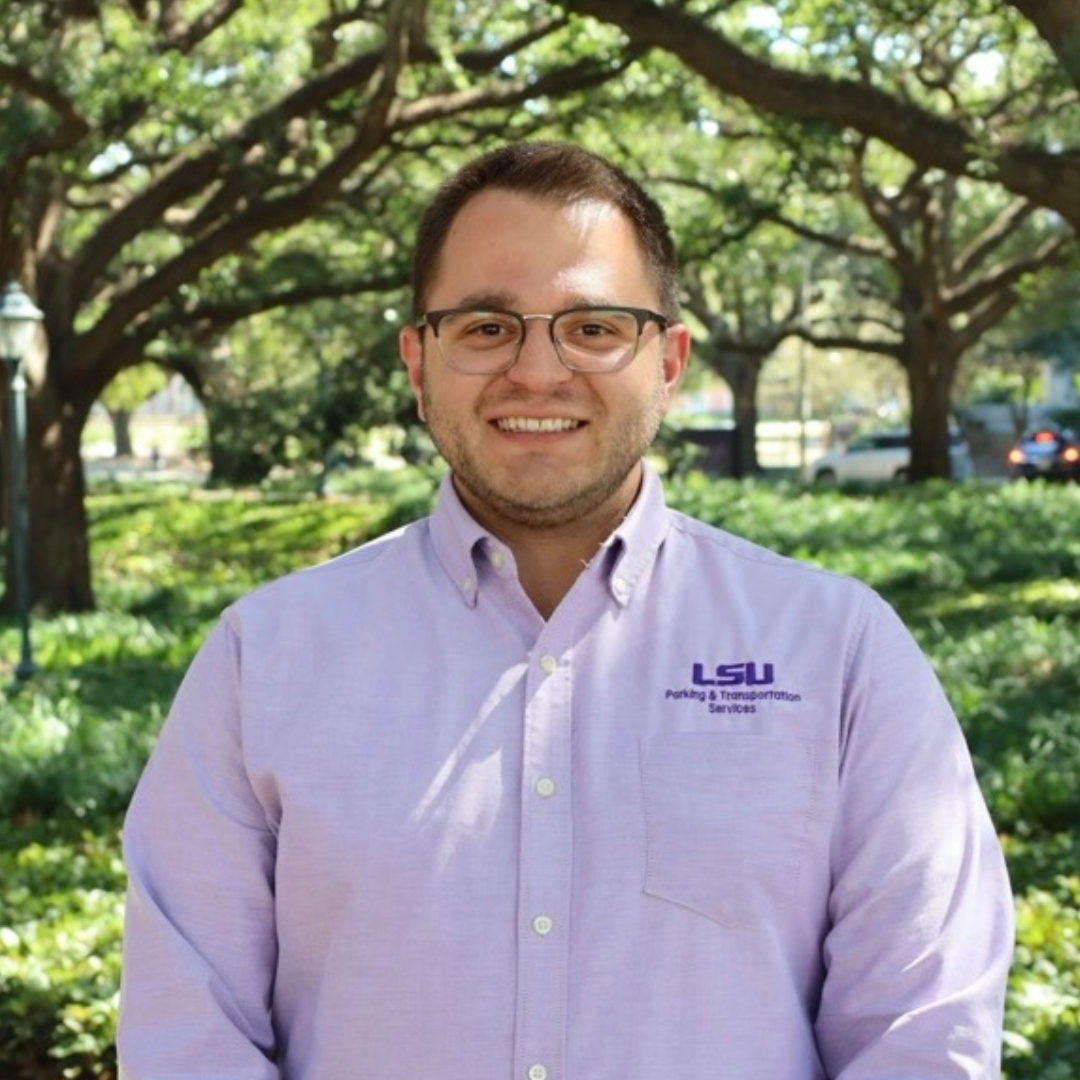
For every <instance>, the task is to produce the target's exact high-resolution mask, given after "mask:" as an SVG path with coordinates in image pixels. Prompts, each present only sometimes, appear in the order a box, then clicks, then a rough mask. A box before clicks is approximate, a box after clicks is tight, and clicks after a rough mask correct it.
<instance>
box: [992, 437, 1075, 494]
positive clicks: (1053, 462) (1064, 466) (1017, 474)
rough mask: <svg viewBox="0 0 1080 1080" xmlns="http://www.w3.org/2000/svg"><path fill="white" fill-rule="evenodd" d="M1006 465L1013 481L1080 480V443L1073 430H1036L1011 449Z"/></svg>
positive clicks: (1021, 438)
mask: <svg viewBox="0 0 1080 1080" xmlns="http://www.w3.org/2000/svg"><path fill="white" fill-rule="evenodd" d="M1006 462H1007V464H1008V467H1009V476H1011V477H1012V478H1013V479H1014V480H1037V479H1045V480H1074V481H1080V442H1078V441H1077V438H1076V436H1075V435H1074V434H1073V433H1072V432H1071V431H1057V430H1055V429H1054V428H1049V427H1039V428H1033V429H1032V430H1031V431H1028V432H1025V433H1024V435H1022V436H1021V437H1020V439H1019V440H1018V441H1017V442H1016V444H1015V445H1014V446H1013V447H1012V449H1011V450H1010V451H1009V453H1008V456H1007V458H1006Z"/></svg>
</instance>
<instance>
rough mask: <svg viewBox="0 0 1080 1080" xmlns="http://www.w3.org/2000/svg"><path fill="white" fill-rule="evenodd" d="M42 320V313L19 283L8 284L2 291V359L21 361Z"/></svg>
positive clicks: (0, 334)
mask: <svg viewBox="0 0 1080 1080" xmlns="http://www.w3.org/2000/svg"><path fill="white" fill-rule="evenodd" d="M42 318H43V314H42V312H41V311H40V310H39V309H38V308H37V307H35V306H34V303H33V302H32V301H31V299H30V297H29V296H27V295H26V293H24V292H23V291H22V289H21V288H19V285H18V283H17V282H14V281H11V282H8V284H7V285H5V286H4V288H3V289H2V290H0V357H3V359H5V360H21V359H22V358H23V357H24V356H25V355H26V352H27V350H28V349H29V348H30V343H31V342H32V341H33V340H34V330H35V329H36V328H37V324H38V323H39V322H41V320H42Z"/></svg>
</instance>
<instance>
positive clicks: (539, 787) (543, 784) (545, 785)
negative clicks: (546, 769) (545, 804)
mask: <svg viewBox="0 0 1080 1080" xmlns="http://www.w3.org/2000/svg"><path fill="white" fill-rule="evenodd" d="M536 794H537V795H539V796H540V798H541V799H550V798H551V796H552V795H554V794H555V781H554V780H552V779H551V777H550V776H541V777H540V779H539V780H537V781H536Z"/></svg>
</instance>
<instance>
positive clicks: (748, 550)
mask: <svg viewBox="0 0 1080 1080" xmlns="http://www.w3.org/2000/svg"><path fill="white" fill-rule="evenodd" d="M669 513H670V515H671V522H672V527H673V530H674V532H675V534H676V535H677V536H679V537H681V538H682V540H683V541H684V542H685V543H686V544H688V545H689V546H690V547H691V548H692V549H693V551H694V554H695V556H696V557H697V558H699V559H701V560H703V561H705V562H709V563H720V564H723V563H727V564H729V565H730V566H731V567H732V568H733V569H736V568H737V569H738V570H740V571H741V573H742V576H744V577H746V578H747V579H748V580H754V579H756V578H758V577H759V576H763V577H766V578H769V579H771V580H773V581H777V582H779V583H783V582H787V583H788V584H790V585H794V583H795V582H796V581H798V582H799V583H801V584H805V585H806V586H808V587H813V588H815V589H821V590H825V591H828V592H832V593H835V594H840V595H843V594H847V595H848V596H849V597H850V598H851V599H856V598H858V599H863V600H865V599H866V598H867V597H869V596H873V595H876V594H875V593H874V591H873V590H872V589H871V588H870V587H869V586H868V585H866V584H865V583H864V582H862V581H859V580H858V579H857V578H854V577H851V576H850V575H848V574H842V573H837V572H836V571H834V570H829V569H826V568H825V567H823V566H817V565H815V564H814V563H812V562H808V561H806V560H804V559H801V558H794V557H792V556H790V555H783V554H781V553H780V552H778V551H775V550H774V549H772V548H769V547H766V546H764V545H763V544H759V543H757V542H755V541H753V540H750V539H748V538H747V537H744V536H739V535H736V534H735V533H731V532H728V531H727V530H726V529H723V528H721V527H720V526H717V525H711V524H709V523H708V522H706V521H702V520H701V519H700V518H695V517H691V516H690V515H688V514H684V513H682V512H681V511H678V510H669Z"/></svg>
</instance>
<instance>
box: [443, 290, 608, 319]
mask: <svg viewBox="0 0 1080 1080" xmlns="http://www.w3.org/2000/svg"><path fill="white" fill-rule="evenodd" d="M618 306H619V305H618V304H616V303H614V302H612V301H610V300H607V299H606V298H603V297H596V296H586V295H585V294H584V293H575V294H574V295H573V296H568V297H567V298H566V299H565V300H564V301H563V303H562V304H560V305H559V310H560V311H566V310H569V309H571V308H579V307H600V308H603V307H618ZM454 307H457V308H472V309H473V310H476V311H521V307H520V305H519V304H518V300H517V297H516V296H514V295H513V294H512V293H508V292H476V293H469V294H468V296H464V297H462V298H461V300H459V301H458V302H457V303H456V304H455V305H454ZM526 314H529V313H528V312H526Z"/></svg>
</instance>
